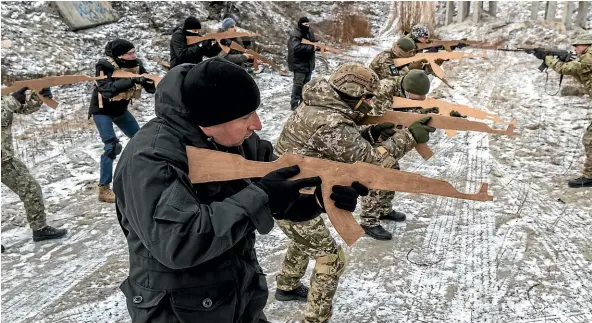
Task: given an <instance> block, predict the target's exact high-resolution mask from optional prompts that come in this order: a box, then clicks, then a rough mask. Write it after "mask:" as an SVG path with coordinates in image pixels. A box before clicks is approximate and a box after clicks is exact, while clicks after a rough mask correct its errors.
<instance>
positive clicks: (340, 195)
mask: <svg viewBox="0 0 592 323" xmlns="http://www.w3.org/2000/svg"><path fill="white" fill-rule="evenodd" d="M368 193H369V191H368V188H367V187H366V186H364V185H363V184H360V182H357V181H356V182H353V183H352V184H351V186H342V185H333V188H332V193H331V195H330V196H329V197H330V198H331V199H332V200H333V201H334V202H335V206H336V207H337V208H339V209H342V210H346V211H350V212H353V211H355V209H356V205H357V204H358V197H359V196H366V195H368ZM315 196H316V197H317V199H318V201H319V203H320V204H321V207H322V208H323V211H325V203H324V202H323V192H322V191H321V186H320V185H319V186H317V188H316V189H315Z"/></svg>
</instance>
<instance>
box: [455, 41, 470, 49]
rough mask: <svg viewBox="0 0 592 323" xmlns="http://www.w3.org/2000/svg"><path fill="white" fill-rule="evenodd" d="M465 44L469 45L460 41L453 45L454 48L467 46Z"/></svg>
mask: <svg viewBox="0 0 592 323" xmlns="http://www.w3.org/2000/svg"><path fill="white" fill-rule="evenodd" d="M467 46H469V45H467V44H465V43H462V42H461V43H458V45H456V46H454V49H457V48H463V47H467Z"/></svg>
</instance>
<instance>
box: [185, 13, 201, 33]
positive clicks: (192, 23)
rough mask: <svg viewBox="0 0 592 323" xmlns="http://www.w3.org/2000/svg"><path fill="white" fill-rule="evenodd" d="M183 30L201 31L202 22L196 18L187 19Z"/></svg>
mask: <svg viewBox="0 0 592 323" xmlns="http://www.w3.org/2000/svg"><path fill="white" fill-rule="evenodd" d="M183 29H185V30H193V29H201V22H200V21H199V19H197V18H196V17H193V16H189V17H187V19H185V23H184V24H183Z"/></svg>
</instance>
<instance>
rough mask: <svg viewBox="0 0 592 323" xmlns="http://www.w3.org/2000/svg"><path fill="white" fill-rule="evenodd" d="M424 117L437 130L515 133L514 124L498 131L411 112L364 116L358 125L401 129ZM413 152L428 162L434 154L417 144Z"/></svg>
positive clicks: (458, 119) (474, 123)
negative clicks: (397, 126)
mask: <svg viewBox="0 0 592 323" xmlns="http://www.w3.org/2000/svg"><path fill="white" fill-rule="evenodd" d="M425 117H431V118H432V119H431V120H430V121H429V122H428V126H430V127H434V128H438V129H450V130H460V131H478V132H486V133H492V134H498V135H509V136H514V135H516V134H517V133H516V132H514V129H515V126H514V124H510V125H508V128H507V129H506V130H498V129H492V128H491V127H489V126H488V125H486V124H485V123H482V122H477V121H470V120H467V119H463V118H455V117H446V116H441V115H437V114H428V115H425V114H419V113H411V112H396V111H387V112H385V113H384V114H383V115H381V116H365V117H364V119H362V121H360V122H359V123H358V124H359V125H373V124H378V123H383V122H391V123H394V124H395V125H400V126H403V127H409V126H410V125H411V124H413V123H414V122H415V121H418V120H421V119H423V118H425ZM415 150H416V151H417V152H418V153H419V154H420V155H421V157H423V159H425V160H428V159H430V158H431V157H432V156H433V155H434V153H433V152H432V150H431V149H430V147H428V145H427V144H417V145H416V146H415Z"/></svg>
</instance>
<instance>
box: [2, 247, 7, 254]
mask: <svg viewBox="0 0 592 323" xmlns="http://www.w3.org/2000/svg"><path fill="white" fill-rule="evenodd" d="M4 251H6V248H4V245H2V253H4Z"/></svg>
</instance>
